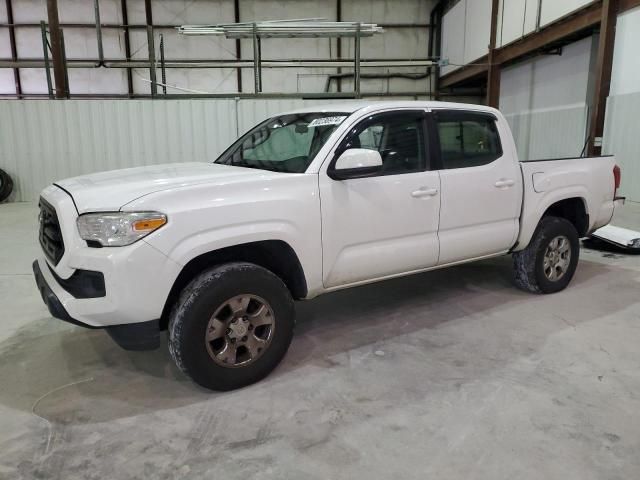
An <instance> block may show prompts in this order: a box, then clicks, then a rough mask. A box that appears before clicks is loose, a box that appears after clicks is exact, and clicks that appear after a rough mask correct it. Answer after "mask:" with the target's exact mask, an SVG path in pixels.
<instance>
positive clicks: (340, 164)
mask: <svg viewBox="0 0 640 480" xmlns="http://www.w3.org/2000/svg"><path fill="white" fill-rule="evenodd" d="M381 170H382V157H381V156H380V153H379V152H377V151H376V150H367V149H365V148H352V149H349V150H345V151H344V152H342V154H341V155H340V157H338V160H337V161H336V164H335V166H334V167H333V169H332V170H331V171H330V172H329V176H330V177H331V178H333V179H334V180H347V179H349V178H362V177H368V176H371V175H375V174H376V173H378V172H380V171H381Z"/></svg>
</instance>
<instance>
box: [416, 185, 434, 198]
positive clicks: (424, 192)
mask: <svg viewBox="0 0 640 480" xmlns="http://www.w3.org/2000/svg"><path fill="white" fill-rule="evenodd" d="M437 194H438V189H437V188H426V187H423V188H421V189H420V190H416V191H415V192H412V193H411V196H412V197H413V198H425V197H435V196H436V195H437Z"/></svg>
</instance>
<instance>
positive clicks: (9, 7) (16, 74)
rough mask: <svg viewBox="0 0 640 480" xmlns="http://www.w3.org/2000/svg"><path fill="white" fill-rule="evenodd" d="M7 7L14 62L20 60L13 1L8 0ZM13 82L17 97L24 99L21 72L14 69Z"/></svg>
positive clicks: (10, 44) (10, 43)
mask: <svg viewBox="0 0 640 480" xmlns="http://www.w3.org/2000/svg"><path fill="white" fill-rule="evenodd" d="M5 5H6V7H7V23H8V24H9V25H11V26H10V27H9V46H10V48H11V60H13V61H14V62H15V61H16V60H18V49H17V47H16V32H15V27H14V26H13V6H12V4H11V0H6V1H5ZM13 82H14V83H15V86H16V96H17V97H18V98H22V84H21V83H20V70H19V69H17V68H14V69H13Z"/></svg>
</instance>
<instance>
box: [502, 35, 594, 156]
mask: <svg viewBox="0 0 640 480" xmlns="http://www.w3.org/2000/svg"><path fill="white" fill-rule="evenodd" d="M593 42H594V39H593V38H587V39H584V40H581V41H579V42H576V43H573V44H571V45H567V46H566V47H564V48H563V52H562V55H551V56H546V57H537V58H535V59H533V60H529V61H527V62H523V63H520V64H518V65H515V66H512V67H509V68H506V69H504V70H503V72H502V78H501V87H500V109H501V110H502V112H503V113H504V114H505V115H506V116H507V119H508V120H509V123H510V124H511V126H512V128H513V130H514V138H515V140H516V144H517V145H518V151H519V153H520V154H521V155H522V157H523V158H525V159H541V158H548V157H560V156H577V155H579V154H580V152H581V150H582V148H583V147H584V142H585V138H586V136H585V135H586V127H587V119H588V110H589V107H588V105H589V102H590V100H591V99H590V95H589V71H590V65H591V61H592V45H593Z"/></svg>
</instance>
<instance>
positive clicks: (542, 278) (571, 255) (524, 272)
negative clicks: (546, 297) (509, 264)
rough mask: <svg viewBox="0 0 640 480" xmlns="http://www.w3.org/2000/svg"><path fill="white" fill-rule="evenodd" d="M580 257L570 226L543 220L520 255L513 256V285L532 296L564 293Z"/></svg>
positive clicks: (578, 246) (576, 235)
mask: <svg viewBox="0 0 640 480" xmlns="http://www.w3.org/2000/svg"><path fill="white" fill-rule="evenodd" d="M579 256H580V239H579V238H578V232H577V230H576V228H575V227H574V226H573V224H572V223H571V222H569V221H568V220H565V219H564V218H558V217H544V218H543V219H542V220H541V221H540V224H539V225H538V228H537V229H536V231H535V233H534V234H533V238H532V239H531V243H530V244H529V246H528V247H527V248H525V249H524V250H523V251H521V252H517V253H514V254H513V266H514V269H515V282H516V285H517V286H518V287H519V288H521V289H522V290H525V291H529V292H533V293H556V292H559V291H561V290H564V289H565V288H566V287H567V285H569V282H571V279H572V278H573V275H574V273H575V272H576V268H577V266H578V259H579Z"/></svg>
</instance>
